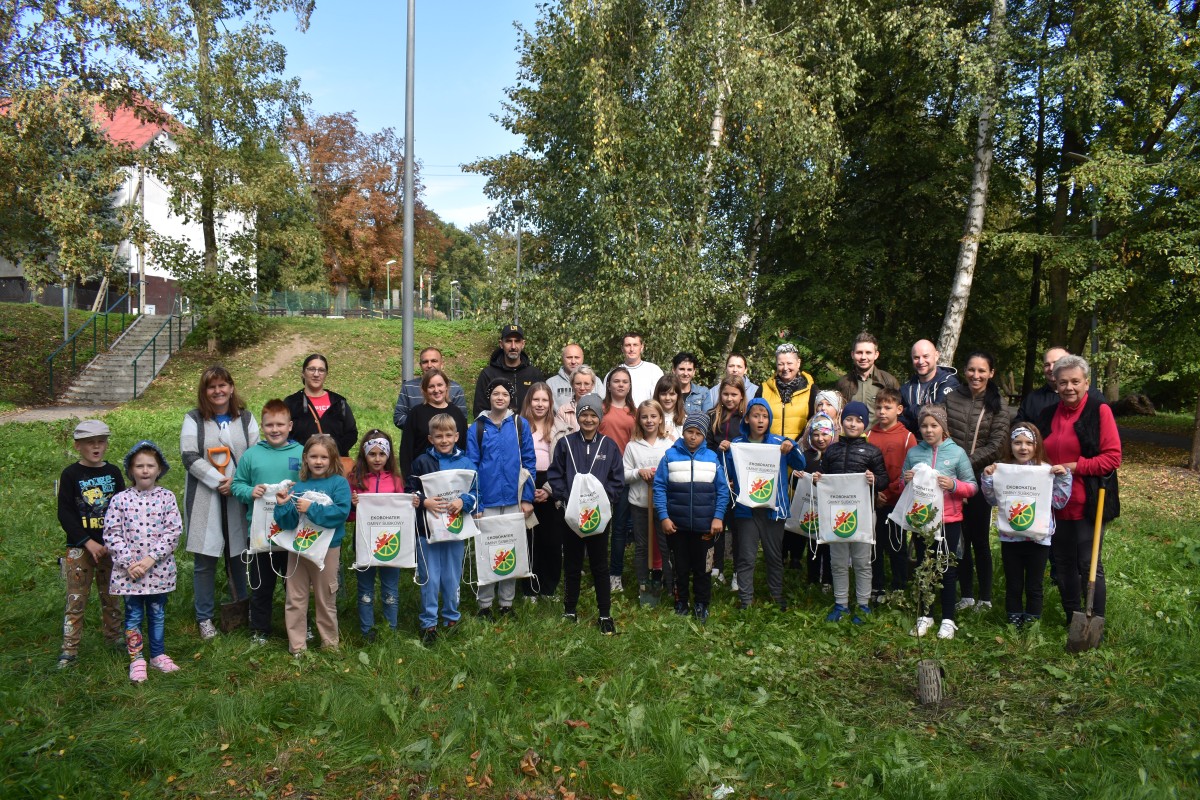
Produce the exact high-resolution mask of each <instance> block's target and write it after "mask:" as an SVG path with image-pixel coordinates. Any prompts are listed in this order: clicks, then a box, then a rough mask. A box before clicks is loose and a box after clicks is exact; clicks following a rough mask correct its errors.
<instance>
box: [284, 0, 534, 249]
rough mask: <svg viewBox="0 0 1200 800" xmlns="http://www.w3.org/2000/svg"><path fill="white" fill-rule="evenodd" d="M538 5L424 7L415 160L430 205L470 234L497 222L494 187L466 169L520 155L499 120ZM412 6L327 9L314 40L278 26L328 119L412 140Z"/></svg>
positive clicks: (488, 1)
mask: <svg viewBox="0 0 1200 800" xmlns="http://www.w3.org/2000/svg"><path fill="white" fill-rule="evenodd" d="M537 16H538V13H537V8H536V3H535V0H416V34H415V38H416V49H415V59H416V66H415V70H414V73H415V74H414V99H413V101H414V106H415V108H414V113H413V126H414V127H413V155H414V157H415V158H416V159H417V162H418V163H419V165H420V172H419V175H420V178H421V181H422V182H423V183H424V186H425V191H424V194H423V195H422V197H423V199H424V201H425V204H426V205H427V206H428V207H429V208H431V209H432V210H433V211H434V212H436V213H437V215H438V216H439V217H441V218H442V219H443V220H446V221H448V222H453V223H454V224H455V225H457V226H458V227H460V228H465V227H466V226H467V225H470V224H471V223H473V222H479V221H481V220H483V219H485V218H486V217H487V214H488V208H489V203H488V200H487V198H486V197H484V194H483V184H484V178H483V176H480V175H468V174H464V173H463V172H462V171H461V169H460V165H462V164H466V163H469V162H471V161H474V160H475V159H477V158H480V157H483V156H495V155H499V154H501V153H506V152H509V151H512V150H516V149H518V148H519V147H520V144H521V141H520V139H519V137H517V136H514V135H512V134H510V133H509V132H508V131H506V130H505V129H504V128H503V127H502V126H501V125H500V123H499V122H497V121H496V120H494V119H492V116H493V115H498V114H499V113H500V111H501V103H502V102H503V101H504V89H505V88H506V87H510V86H513V85H514V84H515V83H516V75H517V44H518V41H519V33H518V31H517V30H516V29H515V28H514V27H513V23H514V22H519V23H520V24H521V25H522V26H523V27H525V28H526V29H529V30H532V28H533V25H534V23H535V22H536V20H537ZM406 19H407V2H406V0H391V1H390V2H386V3H385V2H369V1H368V0H318V2H317V6H316V10H315V11H314V12H313V15H312V18H311V19H310V22H309V28H308V31H307V32H305V33H300V32H298V31H297V30H296V26H295V17H290V18H289V17H288V16H286V15H279V16H278V17H276V18H275V29H276V36H277V38H278V39H279V41H280V42H282V43H283V45H284V46H285V47H286V48H287V52H288V57H287V71H286V74H288V75H289V76H295V77H298V78H299V79H300V83H301V88H302V89H303V90H304V91H305V92H306V93H307V94H309V95H310V96H311V98H312V108H313V110H314V111H315V112H316V113H318V114H332V113H338V112H346V111H353V112H354V113H355V115H356V116H357V118H358V124H359V129H360V130H362V131H364V132H375V131H380V130H382V129H384V128H394V129H395V131H396V134H397V136H401V137H402V136H403V135H404V77H405V76H404V64H405V39H406V36H407V32H406Z"/></svg>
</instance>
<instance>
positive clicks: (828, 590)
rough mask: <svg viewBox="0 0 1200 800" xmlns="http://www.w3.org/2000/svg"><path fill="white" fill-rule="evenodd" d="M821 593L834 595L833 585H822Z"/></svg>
mask: <svg viewBox="0 0 1200 800" xmlns="http://www.w3.org/2000/svg"><path fill="white" fill-rule="evenodd" d="M821 591H822V592H824V593H825V594H833V584H832V583H822V584H821Z"/></svg>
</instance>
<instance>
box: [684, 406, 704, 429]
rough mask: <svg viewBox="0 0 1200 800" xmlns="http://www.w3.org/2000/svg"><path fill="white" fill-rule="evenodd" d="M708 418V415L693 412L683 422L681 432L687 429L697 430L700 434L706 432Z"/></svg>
mask: <svg viewBox="0 0 1200 800" xmlns="http://www.w3.org/2000/svg"><path fill="white" fill-rule="evenodd" d="M708 423H709V418H708V414H703V413H701V412H699V411H693V412H692V413H690V414H688V415H687V419H685V420H684V421H683V430H685V431H686V430H687V429H688V428H699V429H700V431H701V432H706V431H707V430H708Z"/></svg>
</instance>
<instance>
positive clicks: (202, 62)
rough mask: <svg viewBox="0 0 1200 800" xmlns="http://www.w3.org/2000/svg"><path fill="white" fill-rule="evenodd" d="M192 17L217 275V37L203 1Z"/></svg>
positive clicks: (208, 235)
mask: <svg viewBox="0 0 1200 800" xmlns="http://www.w3.org/2000/svg"><path fill="white" fill-rule="evenodd" d="M189 5H190V6H191V9H192V18H193V20H195V23H196V73H197V74H196V91H197V92H198V93H199V95H200V102H199V104H198V107H199V113H198V114H197V115H196V123H197V127H198V128H199V132H200V138H201V139H202V140H203V143H204V146H205V148H206V149H208V150H209V156H210V157H209V158H206V159H204V161H203V162H202V165H201V167H200V227H201V229H202V230H203V232H204V271H205V272H207V273H208V274H210V275H216V274H217V217H216V197H217V178H216V166H215V165H214V164H213V163H212V161H211V154H212V151H213V150H214V147H213V142H214V139H215V138H216V132H215V131H216V125H215V123H214V121H213V111H212V103H213V101H212V80H213V77H212V55H211V52H210V47H211V44H212V39H213V37H214V35H215V33H214V30H213V27H214V26H213V19H212V16H211V10H210V9H209V7H208V5H207V4H206V3H204V2H203V0H191V2H190V3H189ZM216 349H217V335H216V319H215V318H214V317H213V316H212V315H211V314H210V315H209V317H208V352H209V353H213V352H215V351H216Z"/></svg>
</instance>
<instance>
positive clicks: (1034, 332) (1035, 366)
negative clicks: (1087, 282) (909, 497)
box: [1021, 2, 1055, 396]
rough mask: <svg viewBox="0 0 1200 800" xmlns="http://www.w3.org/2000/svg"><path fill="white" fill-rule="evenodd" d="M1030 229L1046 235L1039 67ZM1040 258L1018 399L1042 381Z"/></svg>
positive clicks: (1041, 72) (1050, 12) (1041, 71)
mask: <svg viewBox="0 0 1200 800" xmlns="http://www.w3.org/2000/svg"><path fill="white" fill-rule="evenodd" d="M1054 5H1055V4H1054V3H1053V2H1051V3H1050V4H1049V7H1048V8H1047V9H1046V24H1045V25H1043V26H1042V47H1043V48H1045V47H1046V43H1047V42H1048V41H1049V39H1050V26H1051V23H1052V22H1053V20H1054V14H1055V10H1054ZM1033 169H1034V171H1033V229H1034V231H1035V232H1036V233H1037V234H1038V235H1039V236H1040V235H1041V234H1042V233H1044V232H1045V221H1046V69H1045V65H1044V63H1042V62H1040V61H1039V63H1038V78H1037V145H1036V147H1035V149H1034V156H1033ZM1043 261H1044V257H1043V256H1042V254H1041V253H1040V252H1039V253H1034V255H1033V268H1032V270H1031V275H1030V280H1029V320H1028V324H1027V325H1026V328H1025V374H1024V376H1022V379H1021V395H1022V396H1024V395H1027V394H1029V393H1030V392H1032V391H1033V387H1034V385H1035V384H1036V383H1038V382H1039V381H1040V379H1041V375H1042V371H1041V359H1040V358H1039V357H1038V356H1039V355H1040V354H1041V348H1040V347H1039V345H1040V344H1041V343H1040V342H1039V341H1038V338H1039V333H1040V330H1039V329H1040V325H1039V314H1040V313H1041V308H1040V306H1041V304H1042V264H1043Z"/></svg>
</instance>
